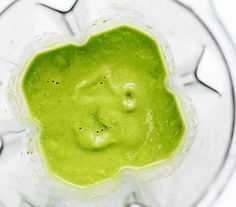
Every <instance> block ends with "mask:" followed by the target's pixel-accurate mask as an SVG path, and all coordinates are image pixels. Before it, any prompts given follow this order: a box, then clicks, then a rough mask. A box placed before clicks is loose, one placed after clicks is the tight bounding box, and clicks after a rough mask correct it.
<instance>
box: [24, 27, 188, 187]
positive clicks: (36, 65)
mask: <svg viewBox="0 0 236 207" xmlns="http://www.w3.org/2000/svg"><path fill="white" fill-rule="evenodd" d="M167 76H168V71H167V69H166V65H165V61H164V59H163V54H162V52H161V50H160V48H159V46H158V45H157V42H156V40H155V39H154V38H152V37H151V36H149V35H147V34H146V33H144V32H142V31H139V30H137V29H134V28H132V27H130V26H119V27H116V28H113V29H110V30H108V31H105V32H102V33H99V34H96V35H93V36H91V37H90V38H89V40H88V41H87V42H86V43H85V44H83V45H77V44H74V43H69V44H65V45H63V46H58V47H57V48H52V49H49V50H47V51H43V52H40V53H38V54H37V55H35V56H34V57H33V59H32V61H31V62H30V64H29V65H28V68H27V70H26V72H25V74H24V77H23V79H22V89H23V92H24V96H25V99H26V102H27V105H28V107H29V110H30V113H31V117H32V119H36V120H37V121H38V123H39V124H40V125H39V126H40V129H41V131H40V137H39V143H40V147H41V149H42V152H43V156H44V158H45V160H46V162H47V167H48V169H49V172H51V173H52V174H54V175H55V176H57V177H60V178H61V179H63V180H65V181H67V182H70V183H72V184H75V185H78V186H88V185H91V184H94V183H97V182H101V181H104V180H106V179H111V178H113V177H114V176H115V175H116V174H117V173H118V172H119V170H121V169H122V168H125V167H139V168H141V167H144V166H146V165H148V164H151V163H154V162H158V161H163V160H168V159H170V158H171V157H172V156H173V153H174V152H175V151H176V149H177V147H178V145H179V144H180V142H181V140H182V138H183V136H184V133H185V123H184V121H183V118H182V114H181V112H180V110H179V107H178V104H177V101H176V98H175V95H174V94H173V92H171V91H170V90H169V89H168V87H167V84H166V82H167Z"/></svg>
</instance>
